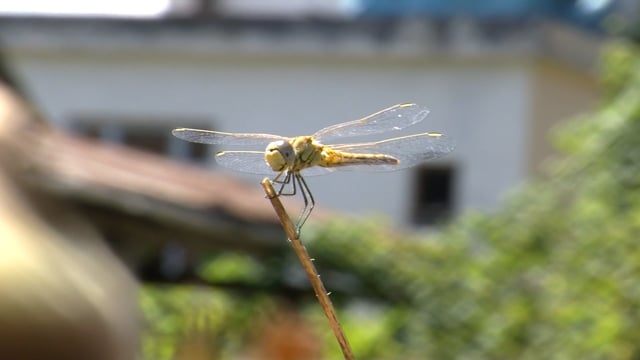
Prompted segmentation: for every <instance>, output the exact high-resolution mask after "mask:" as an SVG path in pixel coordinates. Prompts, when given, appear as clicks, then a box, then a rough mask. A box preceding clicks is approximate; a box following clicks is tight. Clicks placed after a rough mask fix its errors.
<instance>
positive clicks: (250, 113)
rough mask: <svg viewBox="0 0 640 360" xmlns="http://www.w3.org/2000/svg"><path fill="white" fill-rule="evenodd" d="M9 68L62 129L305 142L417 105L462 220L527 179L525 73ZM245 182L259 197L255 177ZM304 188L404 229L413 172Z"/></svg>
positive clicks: (275, 67)
mask: <svg viewBox="0 0 640 360" xmlns="http://www.w3.org/2000/svg"><path fill="white" fill-rule="evenodd" d="M14 61H15V63H14V65H15V67H16V69H17V70H18V72H19V75H20V76H21V77H22V79H23V80H24V81H25V83H26V84H27V86H28V88H29V90H30V91H31V93H32V95H34V97H35V98H36V100H37V101H38V102H39V105H40V106H41V107H42V109H43V110H44V112H45V113H46V114H47V115H48V116H50V117H51V118H52V119H55V121H57V122H60V123H61V124H64V121H65V119H68V118H69V117H70V116H73V115H74V114H84V115H87V114H94V115H103V114H113V115H118V114H121V115H126V116H135V115H142V116H144V115H159V116H161V117H163V118H167V117H169V118H170V117H171V116H172V115H175V117H176V119H179V118H182V119H184V118H185V117H190V116H195V117H206V118H211V119H212V121H214V123H212V127H213V126H215V128H216V129H218V130H223V131H232V132H235V131H237V132H271V133H277V134H283V135H300V134H309V133H312V132H314V131H315V130H317V129H319V128H321V127H324V126H327V125H331V124H333V123H338V122H343V121H348V120H352V119H355V118H358V117H360V116H363V115H367V114H368V113H371V112H374V111H377V110H380V109H382V108H384V107H387V106H390V105H393V104H395V103H399V102H417V103H420V104H423V105H426V106H428V107H429V108H430V109H431V111H432V112H431V114H430V116H429V117H428V118H427V120H426V121H425V122H424V123H422V124H419V125H416V126H415V127H414V128H412V129H411V131H410V132H424V131H439V132H444V133H446V134H448V135H451V136H453V137H455V138H456V141H457V143H458V148H457V149H456V150H455V152H454V153H453V154H452V155H451V156H448V157H446V158H445V159H443V160H442V161H444V162H452V163H454V164H455V165H456V167H457V169H458V172H457V173H458V174H459V176H460V177H459V179H458V184H457V186H458V187H457V189H456V192H457V194H458V195H457V199H456V200H457V204H456V207H457V209H458V210H460V209H465V208H479V209H492V208H493V207H495V205H496V204H497V202H498V201H499V199H500V198H501V196H502V195H503V194H504V193H505V191H506V190H508V189H509V188H510V187H512V186H514V185H517V184H518V183H519V182H520V181H522V180H523V177H524V171H525V164H524V159H526V154H524V151H525V149H526V148H527V144H526V141H527V137H526V135H527V134H526V122H527V121H528V116H529V111H530V109H529V108H528V106H529V105H528V104H529V101H530V94H529V91H530V90H529V89H530V79H529V70H528V66H527V65H526V64H525V63H518V62H515V61H514V62H503V63H495V62H493V63H492V62H474V61H465V62H457V63H448V62H447V61H434V62H425V61H395V62H394V61H389V60H386V61H384V62H377V61H376V60H375V59H371V60H368V61H357V60H349V61H346V62H344V61H337V60H335V59H331V57H330V56H327V57H326V58H324V59H314V58H306V59H301V58H299V59H288V58H287V57H286V56H283V58H281V59H273V58H270V59H267V58H265V59H253V60H251V59H247V58H237V59H236V58H234V57H233V56H228V57H225V58H216V57H215V56H204V57H202V58H200V57H198V56H194V55H193V54H191V55H190V56H188V57H186V56H185V57H181V56H180V55H177V54H172V55H171V56H167V57H163V56H158V54H155V55H153V56H152V55H151V54H149V55H146V56H145V55H140V54H138V55H136V56H133V55H123V56H118V55H116V56H94V55H92V54H82V53H76V54H69V55H64V54H57V55H52V56H42V54H41V55H40V56H31V55H27V54H23V55H16V56H15V57H14ZM173 125H175V126H176V127H179V126H181V124H180V123H178V122H176V123H175V124H173ZM395 135H396V134H394V136H395ZM245 178H249V179H251V180H252V181H255V182H256V186H259V185H258V181H259V180H260V177H256V176H249V177H246V176H245ZM308 183H309V185H310V186H311V187H312V190H313V193H314V195H315V197H316V200H317V202H318V206H321V207H325V208H333V209H339V210H344V211H348V212H353V213H358V214H363V213H367V214H371V213H376V214H384V215H387V216H389V217H391V218H392V219H393V220H394V221H397V222H400V223H406V221H407V216H408V212H409V210H410V202H409V199H410V197H411V190H412V189H411V186H410V184H411V179H410V171H401V172H397V173H373V174H371V173H346V172H343V173H335V174H332V175H329V176H323V177H314V178H310V179H308ZM256 201H260V199H257V200H256Z"/></svg>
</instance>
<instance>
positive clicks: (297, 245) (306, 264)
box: [262, 178, 355, 360]
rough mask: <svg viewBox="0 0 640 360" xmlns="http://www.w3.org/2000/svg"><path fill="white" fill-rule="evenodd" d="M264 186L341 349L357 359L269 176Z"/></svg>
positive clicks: (347, 359) (346, 354)
mask: <svg viewBox="0 0 640 360" xmlns="http://www.w3.org/2000/svg"><path fill="white" fill-rule="evenodd" d="M262 187H263V188H264V191H265V193H266V194H267V198H268V199H269V200H270V201H271V205H272V206H273V209H274V210H275V211H276V214H277V215H278V218H279V219H280V223H281V224H282V228H283V229H284V232H285V233H286V234H287V237H288V238H289V241H290V242H291V246H292V247H293V250H294V251H295V253H296V256H298V260H299V261H300V263H301V264H302V267H303V268H304V271H305V273H307V277H309V281H310V282H311V286H312V287H313V291H314V292H315V293H316V297H317V298H318V301H319V302H320V306H321V307H322V310H323V311H324V314H325V315H326V316H327V318H328V319H329V324H330V325H331V329H332V330H333V334H334V335H335V337H336V340H338V344H339V345H340V349H341V350H342V354H343V355H344V358H345V359H346V360H353V359H355V357H354V356H353V352H352V351H351V347H350V346H349V342H348V341H347V337H346V336H345V335H344V332H343V331H342V327H341V326H340V322H339V321H338V317H337V316H336V312H335V310H334V309H333V304H332V303H331V300H330V299H329V294H328V293H327V290H326V289H325V288H324V284H323V283H322V280H320V275H319V274H318V271H317V270H316V267H315V266H314V265H313V262H312V261H311V258H309V254H308V253H307V250H306V249H305V247H304V245H302V242H301V241H300V238H299V234H298V232H297V231H296V230H295V227H294V226H293V223H292V222H291V218H290V217H289V215H288V214H287V211H286V210H285V209H284V206H283V205H282V202H280V198H279V197H278V194H277V193H276V191H275V190H274V189H273V185H272V184H271V180H269V179H268V178H265V179H264V180H262Z"/></svg>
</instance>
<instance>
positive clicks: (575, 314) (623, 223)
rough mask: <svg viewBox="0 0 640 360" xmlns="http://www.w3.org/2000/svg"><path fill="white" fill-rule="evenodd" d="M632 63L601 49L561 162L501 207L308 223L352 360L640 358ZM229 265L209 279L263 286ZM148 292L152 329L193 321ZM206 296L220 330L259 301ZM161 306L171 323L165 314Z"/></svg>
mask: <svg viewBox="0 0 640 360" xmlns="http://www.w3.org/2000/svg"><path fill="white" fill-rule="evenodd" d="M638 55H639V52H638V50H637V49H634V48H630V47H625V46H615V47H612V48H611V49H609V50H608V53H607V56H606V57H605V60H606V61H605V63H606V66H607V67H606V69H605V70H604V72H605V76H604V83H605V85H606V97H605V101H604V102H603V104H602V106H601V109H600V110H599V111H597V112H596V113H594V114H592V115H590V116H588V117H584V118H581V119H577V120H576V121H574V122H572V123H569V124H568V125H566V126H565V127H564V128H563V129H561V130H560V131H559V132H558V133H557V134H556V140H555V141H556V145H557V147H558V148H559V149H560V150H561V151H562V152H563V153H564V154H563V157H562V158H561V159H559V160H557V161H556V162H555V163H554V164H553V166H552V167H551V170H550V172H549V176H548V178H547V179H545V180H541V181H539V182H537V183H535V184H531V185H528V186H526V187H524V188H523V189H521V190H520V191H518V192H517V193H516V194H515V195H514V196H513V197H512V198H511V199H510V200H509V202H508V203H506V204H504V206H503V207H502V209H501V210H500V211H498V212H496V213H494V214H476V213H471V214H467V215H465V216H464V217H462V218H461V219H460V220H459V221H456V222H455V223H453V224H451V225H450V226H449V227H448V228H447V229H445V230H444V231H443V232H442V233H440V234H438V235H436V236H430V237H428V238H422V237H418V236H417V235H407V234H405V233H401V232H398V231H395V230H390V229H389V227H388V226H387V225H384V224H380V222H379V221H375V222H374V221H370V222H357V221H353V220H336V221H332V222H330V223H326V224H322V226H321V227H320V226H317V227H315V228H312V227H308V228H306V229H305V233H304V235H305V236H304V237H305V239H304V241H305V243H306V244H307V247H308V249H309V252H310V253H311V254H312V255H313V257H314V258H315V259H316V265H317V267H318V268H319V269H320V272H321V273H322V274H323V275H322V276H323V279H324V281H325V284H326V286H327V288H329V289H331V290H332V291H333V294H332V299H333V301H334V303H335V304H336V305H337V308H338V309H339V317H340V320H341V322H342V323H343V326H344V327H345V330H346V333H347V335H348V337H349V338H350V341H351V342H352V345H353V347H354V351H355V353H356V355H357V356H358V357H359V358H367V359H375V358H380V359H382V358H393V359H425V358H427V359H428V358H430V359H634V358H639V357H640V332H638V331H637V324H640V281H639V280H638V279H640V246H639V243H638V240H639V236H640V56H638ZM283 257H284V258H285V260H284V261H282V262H280V263H278V265H277V266H278V269H280V271H274V270H270V271H268V272H269V273H270V274H281V277H282V278H280V279H277V278H275V277H273V275H271V276H270V277H269V279H271V280H270V281H271V282H272V283H278V282H280V283H286V282H287V281H288V280H286V279H284V277H286V275H285V271H282V270H283V269H290V268H295V267H296V266H297V265H296V264H295V262H294V261H293V259H291V258H290V257H288V256H283ZM230 259H231V260H233V259H234V258H233V257H232V258H230ZM231 260H229V259H226V260H224V261H222V262H220V260H218V263H217V265H216V264H214V263H212V265H210V267H207V268H206V269H208V270H207V271H206V273H207V274H208V276H209V277H211V278H216V277H217V276H219V274H221V271H223V270H224V271H225V274H232V275H233V276H234V278H237V279H247V278H253V280H247V281H248V282H249V283H255V279H256V278H260V276H262V278H261V279H263V280H264V272H265V271H266V270H263V268H262V267H260V266H262V265H260V266H258V265H256V264H254V263H253V262H251V261H249V262H247V260H246V259H242V258H235V260H233V261H231ZM230 261H231V262H230ZM220 264H222V265H224V266H222V265H220ZM237 264H245V265H244V266H245V268H244V270H243V269H239V268H238V267H237ZM216 266H218V269H223V270H219V271H217V270H215V269H216ZM216 274H218V275H216ZM260 274H262V275H260ZM155 291H157V290H154V289H153V288H149V289H147V290H146V294H147V295H146V296H147V297H149V298H153V299H154V301H149V300H148V299H147V300H145V301H146V302H145V301H143V303H145V309H146V313H147V315H148V317H149V318H150V319H152V321H153V322H154V325H153V327H154V329H156V333H162V331H163V329H174V330H172V331H175V329H176V328H179V327H180V326H177V325H176V324H177V323H179V322H181V321H184V318H185V316H186V317H187V318H188V317H190V316H192V315H189V314H193V311H194V310H193V307H192V306H191V305H190V302H191V301H192V300H188V301H187V300H185V299H184V298H183V297H182V295H183V294H182V293H180V292H179V291H178V292H177V293H175V294H171V293H167V292H166V291H164V290H163V291H162V296H158V295H159V293H154V292H155ZM307 291H310V290H307ZM208 292H209V293H210V296H211V297H212V298H211V299H210V301H209V302H207V301H205V304H208V305H207V306H205V307H204V308H203V309H205V311H203V312H202V314H207V315H206V316H213V317H212V319H211V321H210V325H211V328H214V329H216V332H219V333H224V332H225V331H227V332H228V331H229V330H226V329H229V328H231V329H238V328H240V327H241V325H240V324H245V325H246V324H248V323H250V322H251V320H250V319H251V318H252V317H255V316H257V314H258V313H259V312H260V310H259V309H260V306H258V305H256V304H261V303H262V304H264V303H265V300H264V299H265V298H264V297H263V296H253V297H246V296H244V297H243V296H238V295H237V294H236V295H233V294H230V293H228V292H222V291H219V290H214V289H209V290H208ZM189 296H196V298H197V294H196V295H193V294H191V295H189ZM187 297H188V296H187ZM169 299H171V300H169ZM300 301H301V308H302V309H303V314H304V316H305V318H306V319H307V320H308V321H310V322H311V323H313V324H315V327H316V328H317V329H321V330H319V331H321V338H322V339H323V341H324V342H325V343H326V346H325V349H326V352H327V353H326V355H327V356H326V358H329V359H337V358H341V357H340V353H339V351H338V348H337V346H336V345H335V339H333V338H332V335H331V332H330V330H329V329H328V326H327V323H326V319H325V318H324V317H323V315H322V314H321V313H320V312H319V309H318V307H317V305H316V304H315V300H314V298H313V297H311V296H309V297H306V298H303V299H302V300H300ZM174 302H175V303H174ZM266 307H267V308H269V305H267V306H266ZM221 309H223V310H221ZM247 309H249V310H247ZM168 311H177V313H178V315H176V317H175V318H174V319H171V318H170V316H169V315H167V312H168ZM236 313H239V314H240V313H241V314H245V316H244V317H243V316H240V315H237V314H236ZM234 314H235V315H234ZM203 316H205V315H203ZM223 319H224V320H223ZM158 320H160V321H158ZM232 325H233V326H232ZM234 326H235V328H234ZM168 332H170V331H169V330H167V332H165V334H167V333H168ZM232 333H233V332H232ZM241 333H242V331H240V330H238V331H237V332H235V333H234V334H241ZM229 338H230V339H233V338H234V337H229ZM236 338H238V339H240V338H241V335H237V336H236ZM229 343H230V344H237V343H240V340H234V341H230V342H229ZM231 347H232V348H233V346H231ZM239 347H240V345H237V346H236V347H235V349H238V348H239ZM168 352H170V351H166V353H168ZM232 353H233V351H231V350H229V351H228V352H227V354H232ZM154 355H155V354H154ZM148 358H151V357H148ZM153 358H157V359H161V358H167V357H163V356H154V357H153Z"/></svg>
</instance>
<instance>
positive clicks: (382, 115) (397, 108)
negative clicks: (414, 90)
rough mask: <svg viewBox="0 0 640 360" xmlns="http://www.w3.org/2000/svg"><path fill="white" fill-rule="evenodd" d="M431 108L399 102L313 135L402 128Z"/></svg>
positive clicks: (371, 131) (423, 115) (320, 137)
mask: <svg viewBox="0 0 640 360" xmlns="http://www.w3.org/2000/svg"><path fill="white" fill-rule="evenodd" d="M427 115H429V110H427V109H426V108H424V107H421V106H418V105H416V104H398V105H394V106H392V107H389V108H386V109H384V110H380V111H378V112H377V113H374V114H371V115H369V116H366V117H363V118H362V119H358V120H354V121H349V122H346V123H342V124H337V125H333V126H329V127H326V128H324V129H322V130H320V131H318V132H316V133H315V134H313V137H314V138H316V139H318V140H322V139H327V138H334V137H350V136H366V135H373V134H380V133H384V132H388V131H395V130H401V129H404V128H406V127H408V126H411V125H414V124H417V123H419V122H420V121H422V120H424V118H425V117H427Z"/></svg>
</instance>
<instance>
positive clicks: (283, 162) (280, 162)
mask: <svg viewBox="0 0 640 360" xmlns="http://www.w3.org/2000/svg"><path fill="white" fill-rule="evenodd" d="M264 159H265V161H266V162H267V164H268V165H269V167H271V169H272V170H273V171H282V170H284V169H286V168H287V167H289V166H290V165H293V163H294V160H295V152H294V151H293V147H291V144H290V143H289V142H288V141H284V140H279V141H274V142H272V143H270V144H269V145H267V149H266V150H265V153H264Z"/></svg>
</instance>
